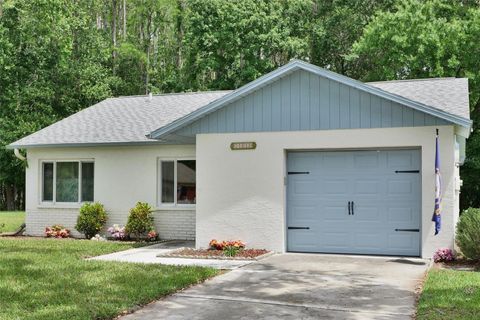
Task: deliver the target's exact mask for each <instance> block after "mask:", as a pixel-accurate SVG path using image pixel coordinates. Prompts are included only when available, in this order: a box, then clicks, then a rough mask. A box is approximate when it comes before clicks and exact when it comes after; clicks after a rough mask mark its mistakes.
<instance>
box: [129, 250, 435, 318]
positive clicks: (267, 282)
mask: <svg viewBox="0 0 480 320" xmlns="http://www.w3.org/2000/svg"><path fill="white" fill-rule="evenodd" d="M427 269H428V262H427V261H424V260H420V259H401V258H387V257H360V256H340V255H318V254H293V253H290V254H282V255H274V256H271V257H269V258H266V259H264V260H261V261H259V262H255V263H252V264H250V265H247V266H244V267H242V268H237V269H235V270H233V271H231V272H228V273H226V274H223V275H220V276H218V277H215V278H213V279H211V280H208V281H206V282H205V283H203V284H201V285H198V286H195V287H192V288H190V289H187V290H185V291H182V292H179V293H177V294H174V295H172V296H169V297H167V298H165V299H162V300H159V301H157V302H154V303H152V304H150V305H148V306H146V307H145V308H143V309H141V310H138V311H137V312H135V313H133V314H130V315H127V316H124V317H122V318H121V319H122V320H134V319H145V320H149V319H150V320H151V319H211V320H214V319H219V320H220V319H222V320H223V319H292V320H293V319H356V320H359V319H411V316H412V314H413V313H414V311H415V306H414V305H415V294H414V290H415V287H416V286H417V285H418V283H419V281H420V280H421V279H422V278H423V276H424V273H425V271H426V270H427Z"/></svg>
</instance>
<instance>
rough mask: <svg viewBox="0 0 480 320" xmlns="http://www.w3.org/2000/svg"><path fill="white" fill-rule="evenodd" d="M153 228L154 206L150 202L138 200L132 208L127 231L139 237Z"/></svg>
mask: <svg viewBox="0 0 480 320" xmlns="http://www.w3.org/2000/svg"><path fill="white" fill-rule="evenodd" d="M153 230H154V226H153V215H152V208H151V207H150V205H149V204H148V203H144V202H137V204H136V206H135V207H134V208H132V209H130V214H129V215H128V221H127V225H126V226H125V231H126V232H127V233H128V234H129V235H130V236H133V237H134V238H137V239H138V238H140V237H142V236H146V235H147V234H148V233H149V232H150V231H153Z"/></svg>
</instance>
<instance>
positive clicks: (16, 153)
mask: <svg viewBox="0 0 480 320" xmlns="http://www.w3.org/2000/svg"><path fill="white" fill-rule="evenodd" d="M13 153H14V154H15V157H17V158H18V159H20V160H21V161H25V160H27V158H26V157H24V156H23V154H21V153H20V150H19V149H17V148H15V149H13Z"/></svg>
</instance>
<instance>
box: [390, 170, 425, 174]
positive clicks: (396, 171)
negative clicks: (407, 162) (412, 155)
mask: <svg viewBox="0 0 480 320" xmlns="http://www.w3.org/2000/svg"><path fill="white" fill-rule="evenodd" d="M395 173H420V170H395Z"/></svg>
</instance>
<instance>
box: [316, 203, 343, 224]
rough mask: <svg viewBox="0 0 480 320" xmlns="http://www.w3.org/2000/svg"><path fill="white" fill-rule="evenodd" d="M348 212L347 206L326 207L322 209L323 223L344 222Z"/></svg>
mask: <svg viewBox="0 0 480 320" xmlns="http://www.w3.org/2000/svg"><path fill="white" fill-rule="evenodd" d="M346 211H347V208H346V206H340V205H339V206H330V207H324V208H323V209H322V213H323V220H322V222H329V221H339V220H340V221H343V220H344V216H345V214H346Z"/></svg>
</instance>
